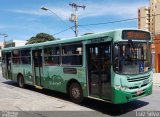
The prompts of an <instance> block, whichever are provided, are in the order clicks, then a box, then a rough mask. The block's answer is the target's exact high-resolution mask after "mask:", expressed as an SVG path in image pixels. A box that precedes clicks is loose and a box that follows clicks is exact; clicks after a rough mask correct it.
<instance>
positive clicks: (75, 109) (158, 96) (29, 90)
mask: <svg viewBox="0 0 160 117" xmlns="http://www.w3.org/2000/svg"><path fill="white" fill-rule="evenodd" d="M158 104H160V87H159V86H158V85H155V86H154V88H153V94H152V95H150V96H148V97H144V98H141V99H139V100H136V101H132V102H129V103H127V104H124V105H123V111H120V108H119V106H115V105H112V104H109V103H104V102H101V101H96V100H92V99H86V100H85V102H84V103H82V104H81V105H78V104H74V103H72V102H70V101H69V99H68V97H67V96H66V95H65V94H62V93H58V92H54V91H49V90H38V89H35V88H34V87H31V86H27V87H26V88H25V89H21V88H19V87H18V86H17V84H16V83H14V82H12V81H6V80H5V79H3V78H2V77H0V110H1V111H24V113H23V114H26V115H29V116H31V115H32V116H35V114H36V116H38V117H41V116H49V115H50V116H53V112H55V111H63V112H55V113H54V114H61V116H62V115H64V116H65V117H71V116H77V117H83V116H88V117H89V116H90V117H94V116H95V117H96V116H128V114H129V113H131V112H133V111H151V110H154V111H160V108H159V105H158ZM121 108H122V106H121ZM26 111H27V112H26ZM28 111H32V112H28ZM35 111H38V112H35ZM40 111H50V112H40ZM28 113H29V114H28ZM37 113H38V114H37ZM49 113H50V114H49ZM2 114H4V113H2ZM5 114H6V113H5ZM47 114H49V115H47ZM51 114H52V115H51ZM133 114H134V115H133V116H135V114H136V113H135V112H134V113H133ZM0 116H1V114H0Z"/></svg>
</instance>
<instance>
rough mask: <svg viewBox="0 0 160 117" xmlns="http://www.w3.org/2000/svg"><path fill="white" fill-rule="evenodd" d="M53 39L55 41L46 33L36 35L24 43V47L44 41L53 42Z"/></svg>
mask: <svg viewBox="0 0 160 117" xmlns="http://www.w3.org/2000/svg"><path fill="white" fill-rule="evenodd" d="M55 39H56V38H55V37H53V36H52V35H49V34H47V33H38V34H37V35H36V36H33V37H31V38H30V39H29V40H28V42H27V43H26V45H27V44H33V43H41V42H45V41H53V40H55Z"/></svg>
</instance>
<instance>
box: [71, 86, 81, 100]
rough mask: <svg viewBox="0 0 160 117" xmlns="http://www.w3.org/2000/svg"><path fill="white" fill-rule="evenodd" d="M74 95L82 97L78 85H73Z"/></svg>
mask: <svg viewBox="0 0 160 117" xmlns="http://www.w3.org/2000/svg"><path fill="white" fill-rule="evenodd" d="M72 96H73V97H74V98H79V97H80V90H79V89H78V87H73V88H72Z"/></svg>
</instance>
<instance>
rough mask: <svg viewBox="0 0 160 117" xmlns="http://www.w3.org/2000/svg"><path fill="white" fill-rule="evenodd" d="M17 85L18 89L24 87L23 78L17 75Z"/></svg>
mask: <svg viewBox="0 0 160 117" xmlns="http://www.w3.org/2000/svg"><path fill="white" fill-rule="evenodd" d="M18 85H19V87H20V88H23V87H24V78H23V76H22V75H18Z"/></svg>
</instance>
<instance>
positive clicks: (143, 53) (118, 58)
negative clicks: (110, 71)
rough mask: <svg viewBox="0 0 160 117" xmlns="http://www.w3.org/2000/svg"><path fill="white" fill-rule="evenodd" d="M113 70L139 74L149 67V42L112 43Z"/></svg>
mask: <svg viewBox="0 0 160 117" xmlns="http://www.w3.org/2000/svg"><path fill="white" fill-rule="evenodd" d="M113 53H114V55H113V58H114V60H113V62H114V70H115V71H116V72H118V73H121V74H139V73H144V72H147V71H149V70H150V69H151V57H150V56H151V55H150V44H147V43H146V42H120V43H115V44H114V52H113Z"/></svg>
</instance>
